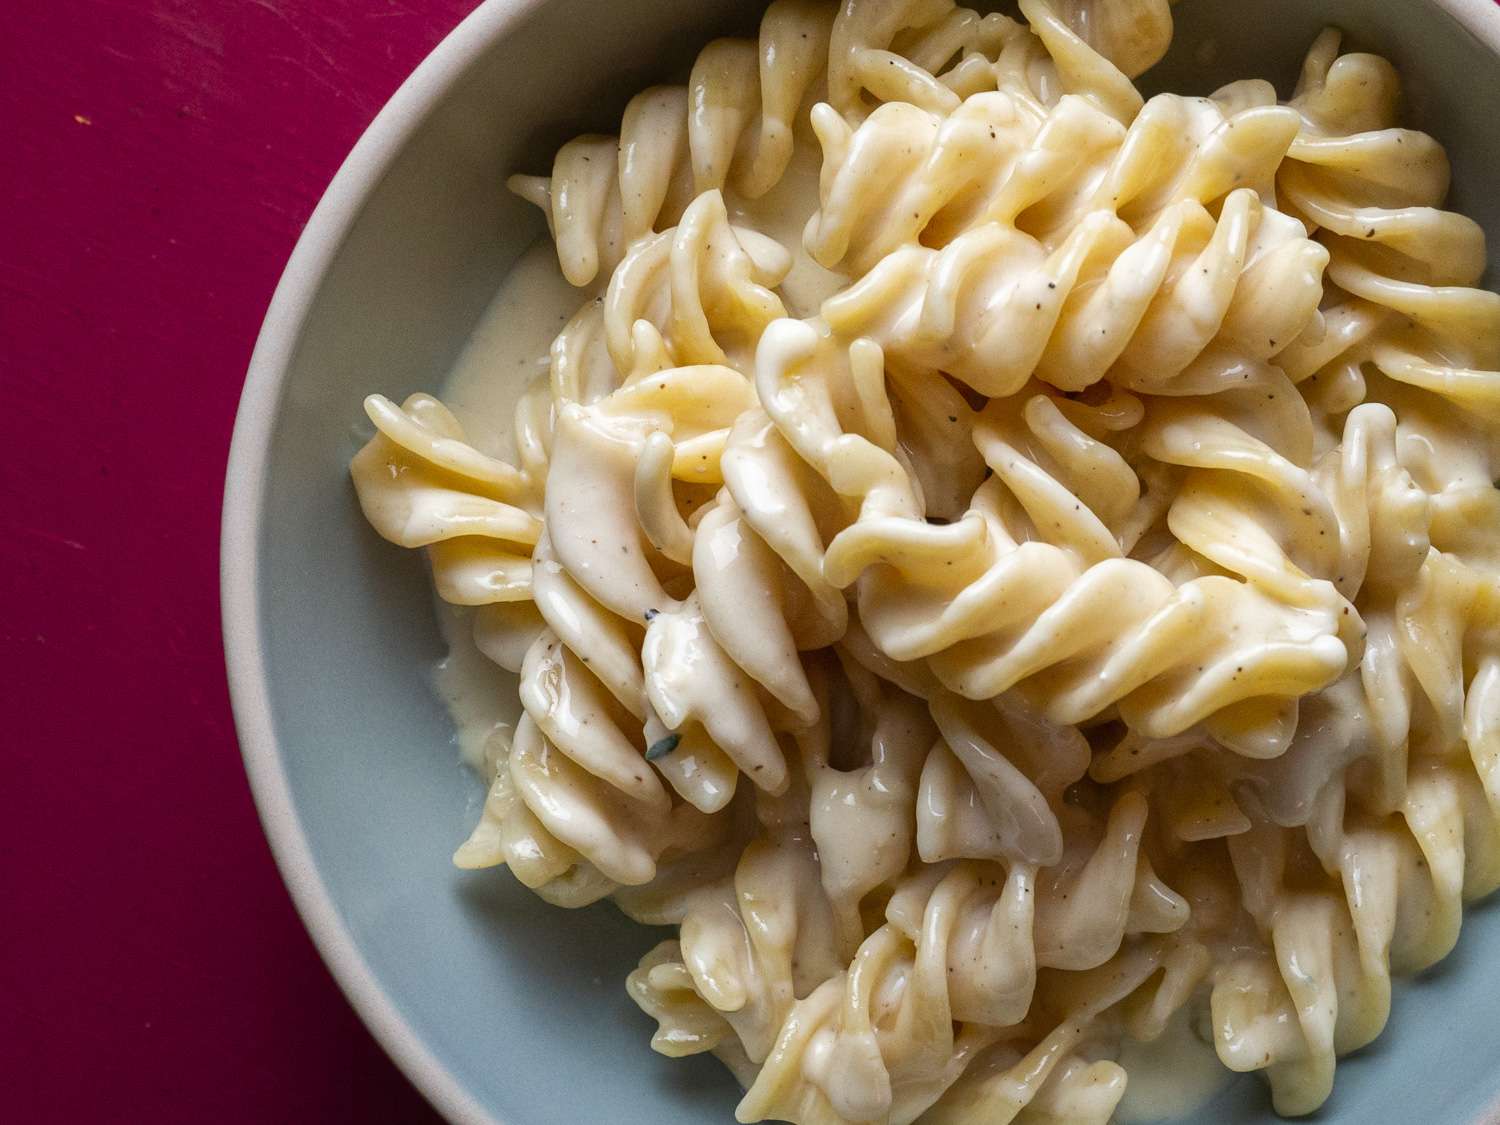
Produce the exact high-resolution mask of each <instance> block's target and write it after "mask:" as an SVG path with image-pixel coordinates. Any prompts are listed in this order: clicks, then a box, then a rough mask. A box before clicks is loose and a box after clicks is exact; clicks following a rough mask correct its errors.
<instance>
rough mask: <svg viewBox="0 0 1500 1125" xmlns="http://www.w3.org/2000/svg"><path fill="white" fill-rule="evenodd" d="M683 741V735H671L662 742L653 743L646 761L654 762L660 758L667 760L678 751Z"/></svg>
mask: <svg viewBox="0 0 1500 1125" xmlns="http://www.w3.org/2000/svg"><path fill="white" fill-rule="evenodd" d="M681 741H682V735H680V734H669V735H667V737H666V738H663V739H662V740H661V741H660V742H653V743H652V744H651V749H649V750H647V751H646V761H648V762H654V761H656V759H658V758H665V757H666V756H667V755H668V754H670V753H671V752H672V751H673V750H676V749H677V744H678V743H679V742H681Z"/></svg>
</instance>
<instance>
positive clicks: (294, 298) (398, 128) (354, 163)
mask: <svg viewBox="0 0 1500 1125" xmlns="http://www.w3.org/2000/svg"><path fill="white" fill-rule="evenodd" d="M544 3H546V0H483V2H482V3H480V4H479V6H478V7H477V8H475V9H474V10H473V11H472V12H470V13H469V14H468V15H467V16H465V17H464V18H463V19H462V20H461V21H460V22H459V24H458V25H457V26H456V27H455V28H454V29H453V30H452V31H450V32H449V33H448V34H447V35H446V36H445V37H444V38H443V39H442V40H441V41H440V42H439V43H438V45H437V46H436V47H434V48H433V49H432V51H431V52H430V53H429V54H428V55H427V56H426V57H425V58H424V59H423V60H422V61H421V63H419V64H418V66H417V68H416V69H415V70H414V71H412V73H411V74H410V75H409V76H408V77H407V78H406V80H405V81H403V82H402V83H401V85H400V86H399V87H398V88H397V90H396V92H395V93H394V94H393V95H392V96H391V98H390V100H389V101H388V102H386V104H385V105H384V106H383V107H382V108H381V110H380V112H379V113H377V114H376V115H375V118H374V120H373V121H371V123H370V124H369V126H368V127H367V128H366V129H365V131H364V133H363V134H361V136H360V138H359V140H358V141H357V142H356V143H355V145H354V148H353V149H351V150H350V152H349V155H348V156H347V157H345V158H344V161H343V163H342V164H341V165H340V166H339V170H338V171H337V172H336V173H335V174H334V177H333V179H332V181H330V183H329V185H328V188H327V190H326V191H325V192H324V193H323V196H322V198H320V199H319V201H318V204H317V206H316V207H315V208H314V209H313V213H312V215H311V217H310V218H309V219H308V221H307V225H306V226H305V227H304V228H303V231H302V234H301V235H300V236H299V237H298V239H297V244H296V246H295V247H294V249H293V250H292V254H291V257H290V258H289V259H288V260H287V265H286V268H285V270H284V271H283V273H282V275H281V279H280V280H279V281H278V282H277V285H276V289H275V292H274V294H273V295H272V297H271V303H270V305H269V306H268V308H267V311H266V315H265V320H264V321H263V323H262V325H261V329H260V333H259V335H258V336H257V338H256V341H255V348H254V351H253V352H252V353H251V357H250V365H249V368H248V371H247V374H246V377H245V384H244V389H243V390H242V391H241V394H240V402H239V407H238V410H237V412H236V414H235V420H234V431H233V435H232V436H231V438H230V445H229V459H228V464H227V467H226V471H225V483H224V503H223V511H222V518H221V525H220V547H219V604H220V616H221V621H222V627H223V634H224V656H225V665H226V670H227V673H228V679H229V696H230V704H231V706H232V708H233V711H234V721H235V729H236V732H237V733H238V736H239V743H240V753H241V757H242V758H243V759H244V765H245V773H246V774H247V775H248V777H249V781H250V789H251V792H252V795H253V796H254V799H255V806H256V810H257V812H258V813H259V816H260V821H261V826H262V828H263V829H264V831H265V835H266V839H267V841H268V842H269V844H270V847H271V854H272V856H273V858H274V859H275V861H276V866H277V868H278V869H279V871H280V872H281V878H282V881H283V882H285V884H286V887H287V890H288V891H289V892H290V894H291V897H292V903H293V905H294V906H295V907H296V910H297V913H298V914H299V915H300V916H301V918H302V923H303V925H304V926H305V927H306V928H307V931H308V933H309V934H310V936H311V937H312V940H313V944H314V945H315V946H316V947H317V950H318V953H319V954H320V956H321V957H322V959H323V962H324V963H325V964H326V965H327V966H328V969H329V971H330V972H331V973H332V975H333V978H334V980H335V981H336V982H337V983H338V986H339V988H340V990H341V991H342V992H343V994H344V996H345V998H346V999H347V1000H348V1001H349V1003H350V1004H351V1005H352V1006H353V1008H354V1010H355V1011H356V1012H357V1013H358V1014H359V1017H360V1019H361V1020H362V1021H363V1022H364V1024H365V1026H366V1027H367V1028H369V1030H370V1032H371V1033H372V1034H373V1035H374V1037H375V1039H376V1040H377V1041H378V1042H379V1043H380V1045H381V1047H382V1048H383V1049H384V1050H385V1052H386V1054H387V1055H389V1056H390V1058H391V1059H392V1060H393V1061H394V1062H395V1063H396V1065H397V1066H398V1067H399V1068H400V1069H401V1071H402V1072H403V1073H404V1074H405V1076H406V1077H407V1079H408V1080H410V1081H411V1083H412V1084H413V1085H414V1086H416V1088H417V1089H418V1090H419V1091H421V1093H422V1095H423V1096H424V1097H426V1099H427V1100H428V1101H429V1102H430V1103H431V1104H432V1106H433V1107H434V1108H435V1109H436V1110H437V1111H438V1112H439V1113H440V1114H442V1115H443V1116H444V1117H445V1118H447V1119H448V1120H449V1121H453V1122H458V1123H462V1125H471V1123H472V1125H504V1123H503V1122H502V1121H501V1119H500V1118H499V1117H497V1116H495V1115H494V1114H493V1113H492V1112H490V1111H489V1110H488V1109H486V1108H485V1107H484V1106H483V1105H482V1104H481V1103H480V1102H479V1100H478V1099H477V1098H475V1097H474V1095H473V1094H472V1093H470V1092H469V1090H468V1089H467V1088H466V1087H465V1085H464V1084H463V1083H462V1082H460V1081H459V1080H458V1078H457V1077H456V1076H455V1075H454V1074H453V1072H452V1071H451V1070H449V1069H448V1067H447V1066H446V1065H445V1064H444V1063H443V1062H442V1060H440V1059H439V1058H438V1057H437V1056H436V1055H435V1054H433V1052H432V1051H431V1049H429V1047H428V1046H427V1044H426V1043H424V1042H423V1041H422V1038H421V1037H420V1036H419V1035H418V1034H417V1033H416V1031H415V1030H414V1029H413V1028H412V1027H411V1025H410V1024H409V1023H408V1022H407V1020H406V1018H405V1017H404V1016H403V1015H402V1014H401V1012H400V1011H399V1009H398V1008H397V1007H396V1005H395V1003H394V1002H393V1001H392V999H391V997H390V996H389V995H388V994H387V993H386V991H385V989H384V988H383V987H382V986H381V984H380V983H379V981H378V979H377V978H376V976H375V974H374V972H373V971H372V970H371V968H370V965H369V963H368V962H367V961H366V960H365V958H364V955H363V953H362V952H361V951H360V948H359V945H358V943H357V942H356V941H355V940H354V937H353V935H352V934H351V933H350V931H349V929H348V927H347V926H345V924H344V922H343V919H342V917H341V916H340V913H339V910H338V908H337V906H336V905H335V904H334V901H333V897H332V896H331V895H330V893H329V890H328V887H327V885H326V884H325V883H324V882H323V878H322V875H321V873H320V872H319V871H318V868H317V864H316V862H315V861H314V859H313V855H312V851H311V848H310V847H309V845H308V841H307V837H306V835H305V833H304V832H303V829H302V823H301V820H300V818H299V817H298V815H297V810H296V806H295V804H294V803H293V800H292V792H291V787H290V785H289V784H288V782H287V776H286V771H285V769H284V767H283V764H282V760H281V750H280V746H279V744H278V741H277V737H276V727H275V722H274V720H273V712H272V707H271V695H270V690H269V684H268V681H267V677H266V674H265V653H264V651H263V648H262V644H261V632H260V620H261V598H260V558H259V544H260V541H261V536H262V530H263V520H264V514H265V492H266V476H267V467H268V463H269V455H270V448H271V438H272V435H273V432H274V430H275V420H276V415H277V411H278V408H279V406H280V403H281V400H282V395H283V392H284V390H285V385H286V379H287V374H288V371H289V369H290V365H291V360H292V358H293V356H294V354H295V352H296V349H297V345H298V343H299V341H300V339H301V336H302V331H303V327H304V325H305V323H306V321H307V317H308V314H309V312H310V311H311V308H312V305H313V302H314V301H315V299H316V297H317V294H318V292H319V290H320V289H321V287H322V285H323V282H324V280H325V278H326V277H327V274H328V271H329V269H330V267H331V266H332V265H333V262H334V260H335V259H336V257H337V256H338V253H339V251H340V250H341V249H342V248H343V245H344V243H345V241H346V238H347V235H348V233H349V231H350V229H351V228H352V226H353V224H354V222H355V221H356V220H357V219H358V217H359V215H360V213H361V212H362V211H363V209H364V205H365V203H366V202H367V201H368V199H369V197H370V195H371V194H372V192H373V191H374V190H375V188H376V187H377V186H378V185H379V184H380V182H381V180H382V179H383V178H384V176H385V174H386V172H387V171H388V170H389V168H390V167H391V165H392V163H393V162H394V161H395V159H396V157H397V156H398V155H399V154H400V152H401V151H402V149H403V148H404V147H405V145H406V143H407V142H408V141H409V140H410V139H411V137H412V135H413V134H414V133H415V132H416V130H417V129H418V128H419V127H420V126H421V125H422V124H423V123H424V122H425V121H426V120H427V118H428V116H429V114H430V113H431V112H432V110H433V109H435V108H436V107H437V106H438V104H439V103H440V102H441V101H442V100H443V99H444V98H445V97H446V96H447V95H448V94H449V92H450V91H451V90H452V88H453V85H454V83H455V82H456V81H457V80H458V79H459V77H460V76H462V75H463V74H464V73H465V72H466V71H467V70H468V68H469V67H470V66H471V65H472V64H473V63H474V62H476V61H477V60H478V59H479V58H480V57H481V56H482V55H483V54H484V53H485V51H487V50H488V49H489V48H490V46H491V45H492V44H493V43H494V42H495V41H496V40H497V39H498V38H499V37H500V36H502V35H504V34H505V33H506V32H507V31H508V30H509V29H510V28H511V27H513V26H515V25H516V24H519V23H520V22H521V21H522V20H524V19H525V18H526V17H527V16H528V15H529V14H530V13H531V12H533V11H534V10H536V9H537V8H539V7H541V6H542V4H544Z"/></svg>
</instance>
